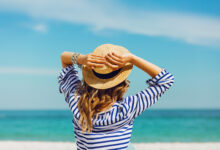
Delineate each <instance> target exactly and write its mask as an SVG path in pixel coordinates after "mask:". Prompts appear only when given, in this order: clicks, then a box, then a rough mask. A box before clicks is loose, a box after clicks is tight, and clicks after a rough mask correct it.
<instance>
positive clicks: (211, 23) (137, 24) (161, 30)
mask: <svg viewBox="0 0 220 150" xmlns="http://www.w3.org/2000/svg"><path fill="white" fill-rule="evenodd" d="M0 8H1V9H3V10H6V11H18V12H23V13H26V14H28V15H30V16H32V17H36V18H43V19H55V20H60V21H66V22H71V23H77V24H85V25H88V26H92V27H93V29H94V31H99V30H104V29H114V30H120V31H126V32H129V33H134V34H143V35H148V36H163V37H169V38H173V39H178V40H183V41H185V42H187V43H192V44H199V45H213V46H219V45H220V44H219V43H220V19H219V18H214V17H208V16H200V15H195V14H187V13H180V12H179V13H178V12H153V11H142V10H134V9H128V8H125V7H123V6H122V5H120V4H119V3H117V2H116V1H110V0H109V1H101V0H93V1H89V0H80V1H77V0H65V1H61V0H47V1H45V0H38V1H34V0H28V1H26V0H0ZM36 29H37V30H45V27H43V26H38V27H36Z"/></svg>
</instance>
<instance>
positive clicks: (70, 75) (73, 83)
mask: <svg viewBox="0 0 220 150" xmlns="http://www.w3.org/2000/svg"><path fill="white" fill-rule="evenodd" d="M57 78H58V84H59V92H60V93H63V94H64V96H65V101H66V102H67V103H69V99H70V94H71V93H74V92H75V90H76V87H77V85H78V83H79V82H80V80H79V75H78V71H77V70H76V68H75V66H74V65H70V66H67V67H65V68H62V69H61V71H60V74H59V75H58V77H57Z"/></svg>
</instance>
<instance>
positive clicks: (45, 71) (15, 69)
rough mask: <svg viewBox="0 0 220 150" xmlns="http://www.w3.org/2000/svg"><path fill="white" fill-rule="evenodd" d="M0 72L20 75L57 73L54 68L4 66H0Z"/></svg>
mask: <svg viewBox="0 0 220 150" xmlns="http://www.w3.org/2000/svg"><path fill="white" fill-rule="evenodd" d="M0 74H13V75H17V74H21V75H57V74H58V71H57V70H56V69H49V68H27V67H4V66H0Z"/></svg>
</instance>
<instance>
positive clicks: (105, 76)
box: [92, 68, 121, 79]
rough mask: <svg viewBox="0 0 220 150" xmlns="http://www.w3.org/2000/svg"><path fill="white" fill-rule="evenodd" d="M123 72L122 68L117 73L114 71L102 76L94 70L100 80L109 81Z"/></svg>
mask: <svg viewBox="0 0 220 150" xmlns="http://www.w3.org/2000/svg"><path fill="white" fill-rule="evenodd" d="M120 71H121V68H119V69H118V70H115V71H112V72H110V73H107V74H100V73H98V72H95V71H94V70H93V69H92V72H93V73H94V74H95V76H96V77H98V78H100V79H109V78H112V77H114V76H115V75H117V74H118V73H119V72H120Z"/></svg>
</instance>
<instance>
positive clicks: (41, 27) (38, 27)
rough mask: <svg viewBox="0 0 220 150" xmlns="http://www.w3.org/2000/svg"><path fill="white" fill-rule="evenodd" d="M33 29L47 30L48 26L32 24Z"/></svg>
mask: <svg viewBox="0 0 220 150" xmlns="http://www.w3.org/2000/svg"><path fill="white" fill-rule="evenodd" d="M32 28H33V30H35V31H38V32H47V26H46V25H44V24H36V25H33V26H32Z"/></svg>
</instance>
